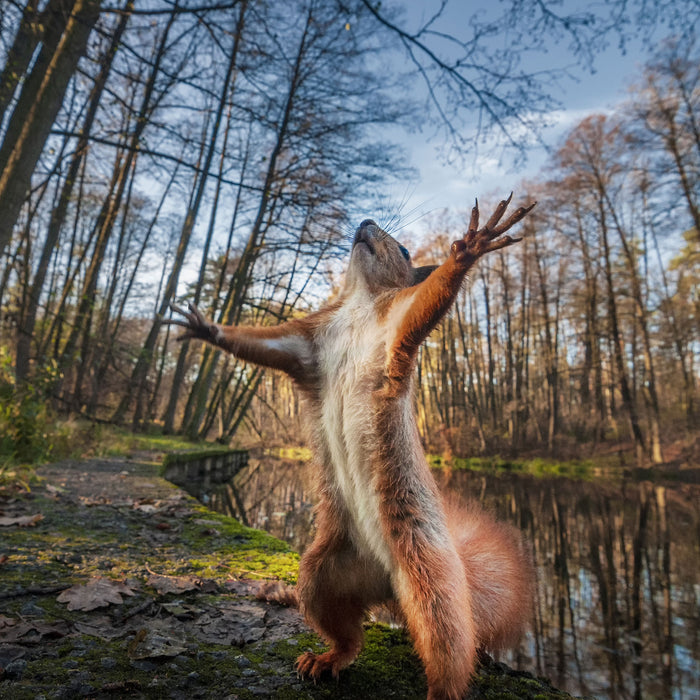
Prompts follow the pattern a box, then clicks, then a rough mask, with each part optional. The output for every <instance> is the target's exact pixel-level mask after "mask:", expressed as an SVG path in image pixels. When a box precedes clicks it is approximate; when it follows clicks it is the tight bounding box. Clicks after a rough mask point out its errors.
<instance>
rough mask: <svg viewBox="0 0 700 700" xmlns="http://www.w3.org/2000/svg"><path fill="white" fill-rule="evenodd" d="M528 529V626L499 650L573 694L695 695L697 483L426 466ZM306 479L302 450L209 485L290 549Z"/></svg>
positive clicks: (303, 541) (308, 522)
mask: <svg viewBox="0 0 700 700" xmlns="http://www.w3.org/2000/svg"><path fill="white" fill-rule="evenodd" d="M434 473H435V476H436V478H437V480H438V482H440V484H441V486H442V487H443V488H444V489H446V490H451V491H454V492H456V493H459V494H461V495H463V496H467V497H469V498H472V499H477V500H479V501H481V502H482V503H483V504H484V505H485V507H486V508H488V509H490V510H491V511H492V512H494V513H495V514H496V515H497V516H498V517H499V518H502V519H505V520H509V521H511V522H512V523H514V524H516V525H517V526H518V527H520V528H521V529H522V530H523V531H524V532H525V534H526V538H527V539H528V541H529V542H530V544H531V546H532V550H533V557H534V560H535V563H536V567H537V575H538V590H537V597H536V600H534V601H533V606H534V626H533V630H532V632H531V633H529V634H528V636H527V637H526V638H525V639H524V640H523V642H522V644H521V646H520V648H519V649H518V650H517V651H516V652H513V653H511V654H509V655H508V656H506V657H505V658H503V659H502V660H504V661H506V662H508V663H510V664H511V665H512V666H514V667H517V668H523V669H525V670H529V671H531V672H533V673H536V674H539V675H544V676H547V677H548V678H550V679H551V680H552V681H553V682H554V683H555V684H556V685H557V686H559V687H561V688H563V689H565V690H567V691H569V692H570V693H573V694H575V695H593V696H595V697H597V698H621V699H624V698H668V699H673V700H686V699H687V700H698V699H700V621H699V619H698V615H699V613H698V611H699V606H700V486H698V485H697V484H687V483H681V482H667V483H665V484H664V485H659V484H652V483H651V482H648V481H642V482H636V481H624V480H621V479H615V480H603V479H596V480H588V481H586V480H573V479H568V478H564V477H535V476H531V475H529V474H522V473H513V472H505V473H493V472H483V471H482V472H470V471H465V470H456V471H452V472H450V471H447V470H435V472H434ZM313 479H314V474H313V472H312V469H311V467H310V466H308V465H307V464H306V463H304V462H303V461H300V460H290V459H281V458H277V457H270V456H265V457H262V458H260V457H258V458H256V457H252V458H251V461H250V464H249V466H248V467H247V468H246V469H245V470H244V471H243V472H242V473H241V474H239V475H238V476H237V477H236V480H235V484H234V485H231V484H229V485H226V486H225V487H223V488H222V489H219V490H218V491H216V492H214V493H211V494H208V498H209V499H210V501H211V505H212V506H213V507H215V508H217V509H218V510H221V511H223V512H227V513H229V514H231V515H234V516H236V517H239V518H240V511H241V509H242V508H243V509H244V510H245V518H246V520H247V521H248V524H250V525H251V526H253V527H258V528H262V529H265V530H267V531H269V532H270V533H272V534H273V535H275V536H276V537H279V538H280V539H284V540H286V541H288V542H289V543H290V544H291V545H292V546H293V547H294V548H295V549H297V550H298V551H300V552H303V550H304V549H305V548H306V547H307V546H308V544H309V543H310V542H311V539H312V537H313V487H312V486H313Z"/></svg>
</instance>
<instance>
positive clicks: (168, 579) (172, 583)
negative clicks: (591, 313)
mask: <svg viewBox="0 0 700 700" xmlns="http://www.w3.org/2000/svg"><path fill="white" fill-rule="evenodd" d="M146 583H147V584H148V585H149V586H153V588H155V589H156V590H157V591H158V593H160V594H161V595H165V594H166V593H184V592H185V591H196V590H197V589H198V588H199V586H200V583H201V582H200V580H199V579H197V578H192V577H191V576H161V575H160V574H152V575H151V576H149V577H148V580H147V581H146Z"/></svg>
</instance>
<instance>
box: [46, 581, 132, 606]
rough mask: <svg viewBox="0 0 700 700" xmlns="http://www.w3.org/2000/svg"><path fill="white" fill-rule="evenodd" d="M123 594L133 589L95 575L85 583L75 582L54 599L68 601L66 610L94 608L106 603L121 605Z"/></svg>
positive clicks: (129, 593)
mask: <svg viewBox="0 0 700 700" xmlns="http://www.w3.org/2000/svg"><path fill="white" fill-rule="evenodd" d="M123 595H134V591H133V590H132V589H131V588H129V586H127V585H126V584H125V583H123V582H121V581H113V580H111V579H107V578H102V577H100V576H97V577H95V578H91V579H90V580H89V581H88V582H87V583H85V584H76V585H75V586H71V587H70V588H68V589H66V590H65V591H63V592H62V593H61V594H60V595H59V596H58V597H57V598H56V600H57V601H58V602H59V603H68V610H85V611H87V610H95V609H96V608H104V607H106V606H107V605H111V604H114V605H121V604H122V602H123V600H122V596H123Z"/></svg>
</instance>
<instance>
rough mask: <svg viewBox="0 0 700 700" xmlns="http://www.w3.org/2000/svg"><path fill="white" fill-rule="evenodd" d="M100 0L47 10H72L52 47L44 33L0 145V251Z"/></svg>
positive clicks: (62, 4)
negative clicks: (38, 51)
mask: <svg viewBox="0 0 700 700" xmlns="http://www.w3.org/2000/svg"><path fill="white" fill-rule="evenodd" d="M100 2H101V0H75V2H74V3H72V2H70V0H63V1H62V2H61V0H55V2H54V3H52V8H53V7H54V6H55V7H57V9H58V10H59V11H60V12H63V11H64V9H65V8H66V3H67V4H68V6H69V7H71V9H72V12H71V14H70V17H69V18H68V21H67V23H66V25H65V30H64V31H63V32H62V33H61V35H60V39H59V40H58V42H57V44H56V49H55V51H50V50H49V47H50V44H51V41H53V39H54V37H52V36H50V35H48V36H45V37H44V49H42V51H41V53H40V55H39V58H38V59H37V61H36V63H35V64H34V68H33V69H32V73H31V75H30V76H29V77H28V78H27V80H26V82H25V84H24V86H23V88H22V93H21V94H20V96H19V99H18V101H17V105H16V106H15V109H14V111H13V113H12V118H11V120H10V124H9V125H8V130H7V133H6V135H5V140H4V142H3V145H2V148H0V254H2V253H3V252H4V250H5V248H6V246H7V244H8V243H9V241H10V237H11V236H12V229H13V226H14V224H15V221H16V220H17V216H18V215H19V212H20V209H21V208H22V205H23V204H24V201H25V198H26V193H27V190H28V189H29V186H30V182H31V176H32V173H33V171H34V167H35V166H36V164H37V161H38V160H39V156H40V155H41V152H42V150H43V148H44V144H45V143H46V139H47V138H48V135H49V132H50V130H51V126H52V125H53V122H54V119H55V118H56V115H57V114H58V110H59V109H60V108H61V104H62V102H63V97H64V95H65V92H66V88H67V87H68V82H69V81H70V79H71V77H72V76H73V73H74V71H75V69H76V67H77V65H78V61H79V60H80V58H81V56H82V55H83V54H84V53H85V49H86V47H87V41H88V37H89V36H90V32H91V31H92V28H93V26H94V24H95V22H96V21H97V18H98V16H99V10H100ZM50 26H51V25H49V26H47V32H48V31H49V29H50ZM15 133H17V136H16V138H15V137H14V134H15Z"/></svg>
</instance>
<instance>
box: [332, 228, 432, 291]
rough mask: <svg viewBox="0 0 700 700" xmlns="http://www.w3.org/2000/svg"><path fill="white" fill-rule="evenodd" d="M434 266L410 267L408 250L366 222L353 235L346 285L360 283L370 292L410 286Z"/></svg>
mask: <svg viewBox="0 0 700 700" xmlns="http://www.w3.org/2000/svg"><path fill="white" fill-rule="evenodd" d="M435 267H436V266H435V265H427V266H425V267H413V265H412V264H411V255H410V253H409V252H408V250H406V248H405V247H404V246H402V245H401V244H400V243H399V242H398V241H397V240H396V239H395V238H392V236H390V235H389V234H388V233H387V232H386V231H382V229H380V228H379V226H377V224H376V223H374V221H372V219H365V220H364V221H363V222H362V223H361V224H360V226H359V228H358V229H357V231H356V232H355V239H354V240H353V243H352V253H351V254H350V266H349V267H348V273H347V277H346V283H345V284H346V288H352V287H353V286H355V285H356V284H357V283H358V282H360V281H362V282H364V284H365V285H366V286H367V288H368V289H369V290H370V292H372V293H379V292H382V291H386V290H389V289H397V288H398V289H400V288H403V287H411V286H413V285H414V284H418V283H419V282H422V281H423V280H424V279H425V278H426V277H427V276H428V275H429V274H430V273H431V272H432V271H433V270H434V269H435Z"/></svg>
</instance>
